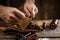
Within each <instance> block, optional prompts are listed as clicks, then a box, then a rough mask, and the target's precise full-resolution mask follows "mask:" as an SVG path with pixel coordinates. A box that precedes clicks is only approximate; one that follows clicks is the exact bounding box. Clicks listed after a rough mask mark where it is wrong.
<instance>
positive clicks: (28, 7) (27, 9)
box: [24, 2, 38, 18]
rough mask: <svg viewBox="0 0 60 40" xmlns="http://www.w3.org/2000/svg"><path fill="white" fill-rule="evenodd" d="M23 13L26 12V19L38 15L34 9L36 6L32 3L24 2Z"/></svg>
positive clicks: (36, 9)
mask: <svg viewBox="0 0 60 40" xmlns="http://www.w3.org/2000/svg"><path fill="white" fill-rule="evenodd" d="M24 11H25V12H26V15H27V16H28V17H33V18H34V17H35V15H36V14H37V13H38V8H37V7H36V5H35V4H34V3H33V2H25V4H24ZM33 12H34V13H33Z"/></svg>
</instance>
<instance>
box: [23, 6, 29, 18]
mask: <svg viewBox="0 0 60 40" xmlns="http://www.w3.org/2000/svg"><path fill="white" fill-rule="evenodd" d="M24 11H25V12H26V16H27V17H30V12H29V11H28V9H27V7H24Z"/></svg>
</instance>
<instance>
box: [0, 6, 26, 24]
mask: <svg viewBox="0 0 60 40" xmlns="http://www.w3.org/2000/svg"><path fill="white" fill-rule="evenodd" d="M0 18H1V19H2V20H3V21H5V22H6V23H11V22H16V21H20V19H25V14H24V13H23V12H21V11H19V10H18V9H16V8H13V7H6V6H0Z"/></svg>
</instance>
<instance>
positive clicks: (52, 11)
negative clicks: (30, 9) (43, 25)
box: [35, 0, 60, 19]
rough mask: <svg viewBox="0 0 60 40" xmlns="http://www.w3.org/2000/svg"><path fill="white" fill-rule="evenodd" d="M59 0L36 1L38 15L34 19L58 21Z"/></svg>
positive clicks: (59, 17)
mask: <svg viewBox="0 0 60 40" xmlns="http://www.w3.org/2000/svg"><path fill="white" fill-rule="evenodd" d="M59 2H60V0H36V5H37V7H38V9H39V13H38V15H37V16H36V18H35V19H55V18H57V19H60V4H59Z"/></svg>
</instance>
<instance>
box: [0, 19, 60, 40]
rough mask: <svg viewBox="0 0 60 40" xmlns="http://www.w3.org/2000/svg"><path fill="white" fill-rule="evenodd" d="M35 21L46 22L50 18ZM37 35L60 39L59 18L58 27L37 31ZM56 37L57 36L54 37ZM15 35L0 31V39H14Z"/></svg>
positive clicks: (48, 21)
mask: <svg viewBox="0 0 60 40" xmlns="http://www.w3.org/2000/svg"><path fill="white" fill-rule="evenodd" d="M35 21H39V22H46V24H48V23H50V22H51V20H35ZM37 35H38V36H39V37H55V39H53V40H56V39H57V38H58V40H60V38H59V37H60V20H59V24H58V27H57V28H56V29H55V30H48V31H46V30H44V31H42V32H38V33H37ZM56 37H57V38H56ZM14 38H15V36H13V35H4V34H3V33H2V32H0V40H15V39H14Z"/></svg>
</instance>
